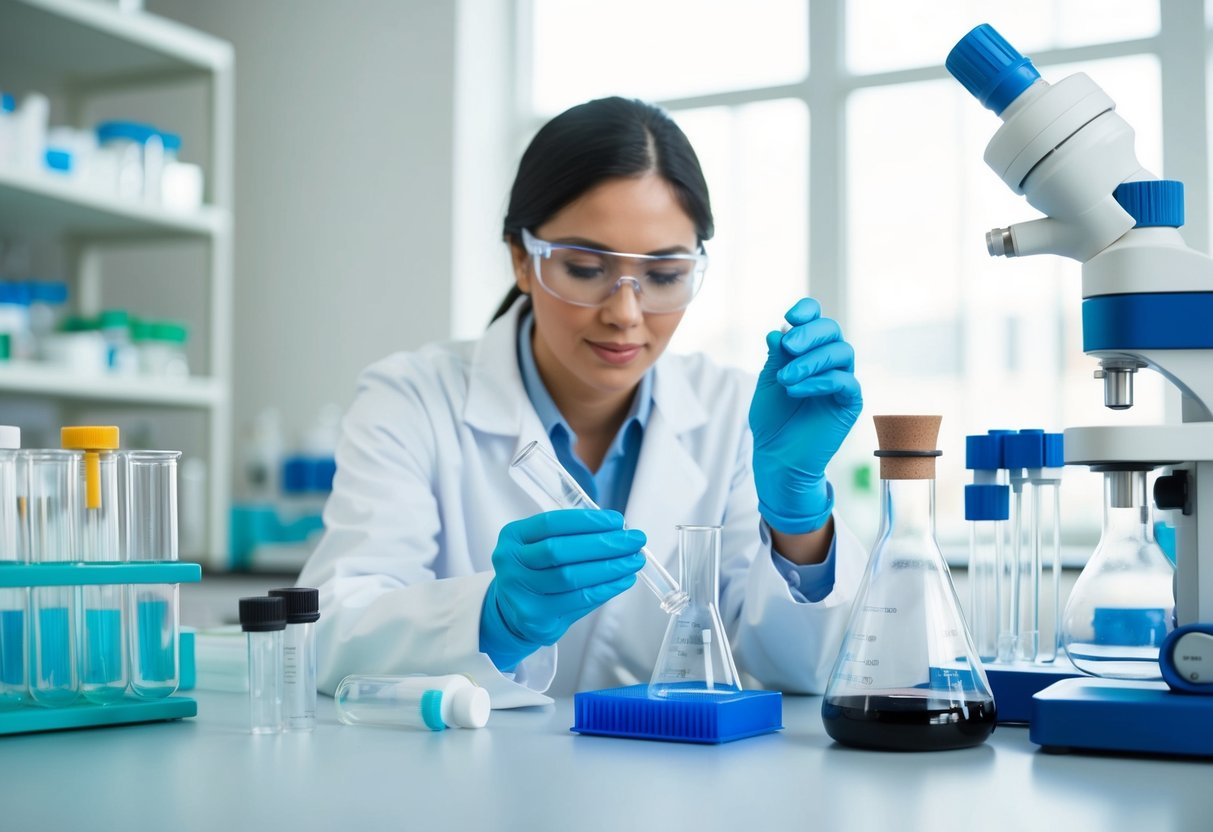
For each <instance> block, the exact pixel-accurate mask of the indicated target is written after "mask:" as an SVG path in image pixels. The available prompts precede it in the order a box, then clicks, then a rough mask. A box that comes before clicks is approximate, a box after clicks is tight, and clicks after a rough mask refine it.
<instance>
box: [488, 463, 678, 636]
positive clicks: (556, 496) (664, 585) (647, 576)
mask: <svg viewBox="0 0 1213 832" xmlns="http://www.w3.org/2000/svg"><path fill="white" fill-rule="evenodd" d="M510 472H511V474H513V473H514V472H517V473H518V474H519V475H520V476H516V477H515V480H516V481H517V482H518V484H519V485H521V486H522V487H523V488H524V489H526V491H527V493H528V494H530V495H531V496H532V497H534V498H535V500H536V501H538V502H539V503H540V504H541V505H545V506H546V505H547V503H548V502H552V503H555V508H592V509H596V508H598V504H597V503H595V502H594V501H593V500H591V499H590V497H589V495H588V494H586V493H585V491H583V490H582V489H581V486H580V485H578V484H577V480H575V479H573V476H572V475H571V474H570V473H569V472H568V471H566V470H564V466H562V465H561V464H560V463H559V462H558V461H557V460H556V458H555V457H554V456H552V455H551V454H550V453H549V452H548V451H547V450H546V449H545V448H543V447H542V446H541V445H540V444H539V443H538V442H531V443H530V444H528V445H527V446H526V447H525V448H523V449H522V450H521V451H519V453H518V456H516V457H514V461H513V462H511V463H510ZM640 553H641V554H643V555H644V566H643V567H641V569H640V573H639V574H640V579H641V580H642V581H644V583H645V585H646V586H648V588H649V589H651V590H653V594H654V595H656V596H657V600H659V601H660V602H661V609H662V610H664V611H665V612H667V613H669V614H670V615H675V614H677V613H678V612H680V611H681V610H682V608H683V607H685V606H686V605H687V594H686V593H685V592H683V591H682V589H681V588H679V586H678V582H677V581H675V580H674V578H673V577H671V575H670V573H669V572H667V571H666V568H665V567H664V566H662V565H661V564H660V563H658V562H657V558H655V557H653V553H652V552H650V551H649V550H648V547H642V548H641V550H640Z"/></svg>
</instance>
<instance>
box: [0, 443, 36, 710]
mask: <svg viewBox="0 0 1213 832" xmlns="http://www.w3.org/2000/svg"><path fill="white" fill-rule="evenodd" d="M20 447H21V429H20V428H16V427H12V426H9V425H0V569H2V568H4V567H5V566H6V565H13V564H18V563H21V562H23V561H24V560H25V557H26V555H25V553H24V551H23V546H22V542H23V541H22V533H21V525H20V523H21V519H22V515H21V506H22V494H23V492H24V490H25V489H24V487H23V486H22V487H20V488H19V487H18V482H19V479H18V471H17V468H18V465H17V460H18V454H17V449H18V448H20ZM28 604H29V590H27V589H26V588H24V587H0V708H8V707H13V706H16V705H20V704H22V703H23V702H25V700H26V698H27V697H28V696H29V670H28V668H29V635H28V634H27V633H26V630H25V611H26V607H27V606H28Z"/></svg>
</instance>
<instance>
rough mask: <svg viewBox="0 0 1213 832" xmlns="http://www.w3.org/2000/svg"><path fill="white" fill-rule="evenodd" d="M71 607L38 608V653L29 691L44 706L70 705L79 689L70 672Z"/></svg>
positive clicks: (71, 656)
mask: <svg viewBox="0 0 1213 832" xmlns="http://www.w3.org/2000/svg"><path fill="white" fill-rule="evenodd" d="M71 622H72V619H71V610H70V609H68V608H67V607H43V608H41V609H39V610H38V652H37V661H36V667H35V669H34V673H33V676H34V679H33V683H32V684H31V686H30V687H31V688H32V693H33V696H34V698H35V699H37V700H38V701H39V702H40V703H42V704H43V705H69V704H71V703H72V702H73V701H75V699H76V697H77V696H78V695H79V693H80V691H79V690H78V689H77V687H76V677H75V674H74V673H73V672H72V671H73V668H72V661H73V659H74V651H73V649H72V627H71Z"/></svg>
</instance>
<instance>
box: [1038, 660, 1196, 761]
mask: <svg viewBox="0 0 1213 832" xmlns="http://www.w3.org/2000/svg"><path fill="white" fill-rule="evenodd" d="M1028 737H1029V738H1030V739H1031V740H1032V742H1034V743H1036V744H1037V745H1040V746H1044V747H1045V749H1046V750H1049V751H1069V750H1075V751H1119V752H1127V753H1134V754H1168V755H1180V756H1196V757H1213V696H1200V695H1195V694H1184V693H1175V692H1173V691H1172V690H1171V689H1170V688H1168V687H1167V686H1166V684H1164V683H1163V682H1128V681H1122V680H1119V679H1095V678H1088V677H1083V678H1078V679H1063V680H1062V681H1060V682H1057V683H1055V684H1053V685H1050V686H1049V687H1047V688H1045V689H1044V690H1042V691H1041V692H1040V693H1038V694H1036V696H1034V697H1033V698H1032V721H1031V725H1030V727H1029V733H1028Z"/></svg>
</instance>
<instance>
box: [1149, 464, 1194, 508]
mask: <svg viewBox="0 0 1213 832" xmlns="http://www.w3.org/2000/svg"><path fill="white" fill-rule="evenodd" d="M1187 504H1188V472H1187V471H1176V472H1175V473H1173V474H1166V475H1164V476H1161V477H1159V478H1158V479H1157V480H1155V481H1154V505H1156V506H1158V507H1159V508H1160V509H1179V510H1181V511H1182V510H1183V508H1184V507H1185V506H1186V505H1187Z"/></svg>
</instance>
